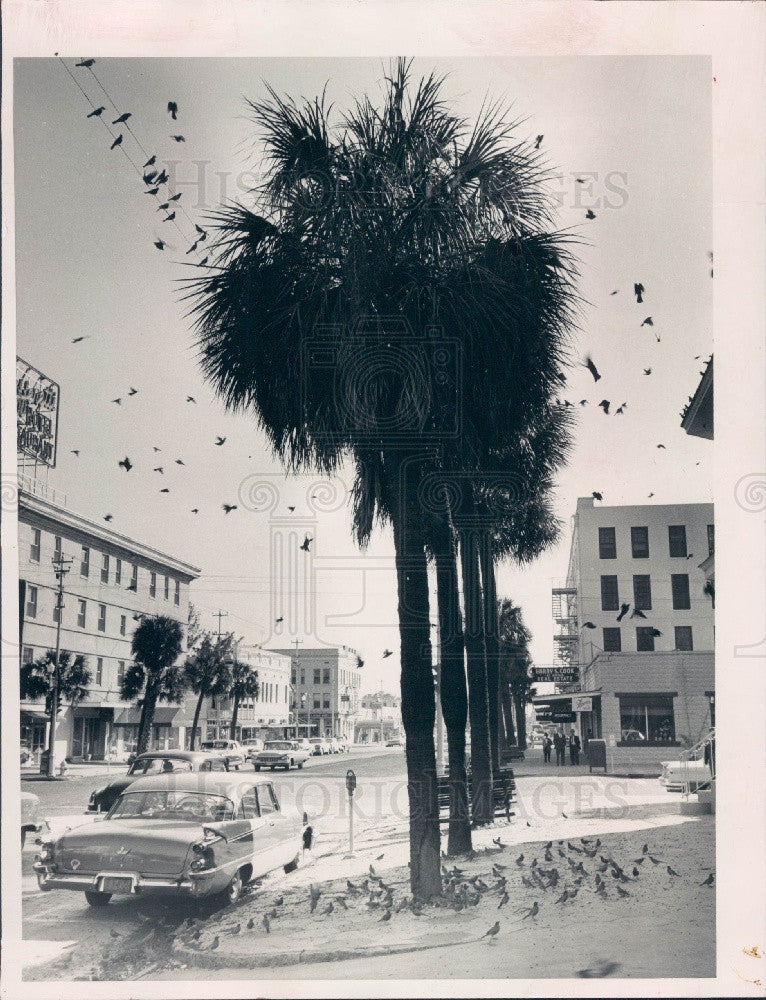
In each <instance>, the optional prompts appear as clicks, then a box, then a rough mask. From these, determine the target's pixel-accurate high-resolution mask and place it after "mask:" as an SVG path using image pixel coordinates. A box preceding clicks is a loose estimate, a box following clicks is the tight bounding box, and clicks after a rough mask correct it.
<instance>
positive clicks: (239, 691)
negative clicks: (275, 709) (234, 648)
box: [228, 658, 261, 740]
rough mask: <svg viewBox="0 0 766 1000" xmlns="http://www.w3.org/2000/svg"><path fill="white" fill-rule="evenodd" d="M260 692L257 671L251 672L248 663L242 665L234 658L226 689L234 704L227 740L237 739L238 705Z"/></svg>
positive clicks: (251, 669) (255, 696)
mask: <svg viewBox="0 0 766 1000" xmlns="http://www.w3.org/2000/svg"><path fill="white" fill-rule="evenodd" d="M260 690H261V687H260V684H259V682H258V671H257V670H253V668H252V667H251V666H250V664H249V663H243V662H242V661H241V660H237V659H236V658H235V660H234V663H233V665H232V668H231V680H230V682H229V689H228V695H229V697H230V698H231V699H232V700H233V702H234V704H233V706H232V711H231V727H230V729H229V739H231V740H234V739H236V738H237V717H238V715H239V703H240V702H241V701H243V700H244V699H245V698H257V697H258V694H259V692H260Z"/></svg>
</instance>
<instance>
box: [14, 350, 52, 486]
mask: <svg viewBox="0 0 766 1000" xmlns="http://www.w3.org/2000/svg"><path fill="white" fill-rule="evenodd" d="M59 395H60V390H59V385H58V383H57V382H54V381H53V380H52V379H49V378H48V376H47V375H43V373H42V372H39V371H38V370H37V369H36V368H33V367H32V365H29V364H27V362H26V361H24V360H22V359H21V358H19V357H17V358H16V448H17V451H18V453H19V454H20V455H27V456H28V457H29V458H32V459H34V460H35V461H36V462H42V463H44V464H45V465H47V466H49V467H50V468H51V469H54V468H55V467H56V441H57V437H58V417H59Z"/></svg>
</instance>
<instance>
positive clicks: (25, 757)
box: [19, 743, 32, 767]
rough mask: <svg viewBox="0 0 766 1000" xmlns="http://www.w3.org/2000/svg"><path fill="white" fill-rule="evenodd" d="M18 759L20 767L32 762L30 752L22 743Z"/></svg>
mask: <svg viewBox="0 0 766 1000" xmlns="http://www.w3.org/2000/svg"><path fill="white" fill-rule="evenodd" d="M19 759H20V763H21V766H22V767H23V766H24V765H25V764H28V763H29V762H30V761H31V760H32V751H31V750H30V748H29V745H28V744H27V743H22V744H21V745H20V746H19Z"/></svg>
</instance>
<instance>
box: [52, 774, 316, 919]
mask: <svg viewBox="0 0 766 1000" xmlns="http://www.w3.org/2000/svg"><path fill="white" fill-rule="evenodd" d="M312 840H313V829H312V827H311V825H310V823H309V820H308V816H307V815H306V813H302V814H301V813H299V812H298V811H297V810H295V809H292V808H285V809H282V808H281V806H280V803H279V799H278V798H277V794H276V792H275V790H274V786H273V785H272V784H271V782H269V781H264V780H263V779H262V778H256V777H252V778H247V777H245V776H243V775H237V776H235V775H233V774H223V773H219V774H210V773H207V774H204V773H185V774H159V775H157V776H156V777H150V778H144V779H142V780H141V781H140V782H137V783H134V784H133V785H131V786H130V787H128V788H126V789H125V790H124V791H123V792H121V793H120V795H119V797H118V798H117V801H116V802H115V803H114V805H113V806H112V808H111V809H110V810H109V812H108V813H107V814H106V816H105V817H104V818H103V820H97V821H96V822H93V823H90V824H89V825H85V826H81V827H77V828H75V829H72V830H69V831H67V832H65V833H63V834H61V835H60V836H58V837H54V838H50V839H46V840H44V841H43V843H42V846H41V849H40V853H39V855H38V858H37V861H36V862H35V865H34V868H35V872H36V874H37V881H38V884H39V886H40V889H41V890H42V891H43V892H49V891H50V890H52V889H70V890H74V891H77V892H84V893H85V898H86V900H87V901H88V903H89V904H90V905H91V906H105V905H106V904H107V903H108V902H109V900H110V899H111V898H112V896H113V895H115V894H118V895H131V896H137V895H141V896H143V895H145V894H161V895H162V894H164V895H171V896H189V897H192V898H196V899H201V898H204V897H211V896H213V897H219V898H220V899H221V901H222V902H231V903H233V902H235V901H236V900H237V899H238V898H239V896H240V894H241V892H242V887H243V886H244V885H245V884H246V883H247V882H249V881H250V880H251V879H253V878H260V877H261V876H263V875H265V874H267V873H268V872H270V871H272V870H274V869H275V868H279V867H282V866H283V867H284V868H285V870H286V871H292V869H293V868H294V867H295V866H296V865H297V864H298V862H299V861H300V858H301V855H302V852H303V850H304V849H307V848H310V847H311V844H312Z"/></svg>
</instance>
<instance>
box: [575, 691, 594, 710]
mask: <svg viewBox="0 0 766 1000" xmlns="http://www.w3.org/2000/svg"><path fill="white" fill-rule="evenodd" d="M572 711H573V712H592V711H593V698H592V697H591V696H590V695H581V694H573V695H572Z"/></svg>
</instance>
